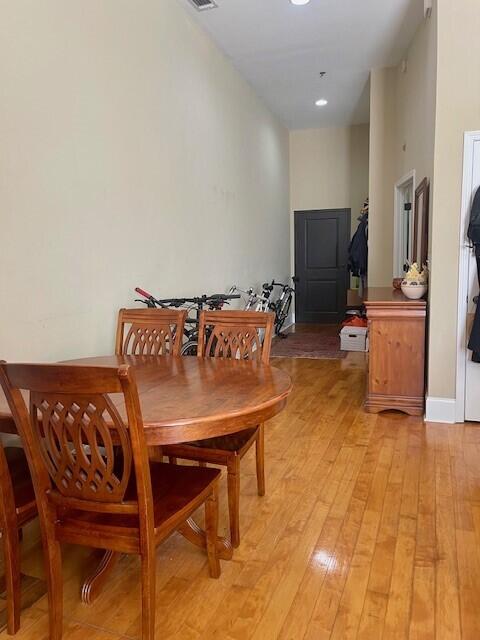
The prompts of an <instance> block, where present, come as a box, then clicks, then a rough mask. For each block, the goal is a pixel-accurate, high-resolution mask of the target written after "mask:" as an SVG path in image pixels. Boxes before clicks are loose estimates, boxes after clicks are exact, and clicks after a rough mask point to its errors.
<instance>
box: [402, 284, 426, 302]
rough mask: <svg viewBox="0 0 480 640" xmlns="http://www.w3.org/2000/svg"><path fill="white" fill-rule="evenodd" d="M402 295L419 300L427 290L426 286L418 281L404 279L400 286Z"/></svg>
mask: <svg viewBox="0 0 480 640" xmlns="http://www.w3.org/2000/svg"><path fill="white" fill-rule="evenodd" d="M401 289H402V292H403V295H404V296H406V297H407V298H409V299H410V300H420V298H423V296H424V295H425V294H426V293H427V291H428V286H427V285H426V284H422V283H420V282H408V280H404V281H403V282H402V286H401Z"/></svg>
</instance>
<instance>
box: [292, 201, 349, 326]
mask: <svg viewBox="0 0 480 640" xmlns="http://www.w3.org/2000/svg"><path fill="white" fill-rule="evenodd" d="M327 211H334V212H343V213H344V214H345V216H346V217H347V232H348V233H347V237H348V241H347V249H348V243H349V242H350V241H351V239H352V235H353V234H352V209H351V207H334V208H332V207H330V208H327V209H294V210H293V212H292V216H291V221H290V249H291V251H290V256H291V271H292V274H291V275H292V279H293V278H294V277H295V276H296V266H297V256H296V242H295V216H296V215H297V214H303V213H323V212H325V213H326V212H327ZM346 267H347V265H345V274H346V275H345V277H346V287H347V295H348V290H349V289H350V273H349V271H348V269H347V268H346ZM295 284H296V283H295ZM296 316H297V297H296V296H295V298H294V304H293V314H292V318H293V323H292V324H295V322H296Z"/></svg>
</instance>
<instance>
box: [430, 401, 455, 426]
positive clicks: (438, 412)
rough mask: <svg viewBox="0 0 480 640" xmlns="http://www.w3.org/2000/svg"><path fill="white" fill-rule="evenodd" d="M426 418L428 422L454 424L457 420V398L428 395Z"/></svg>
mask: <svg viewBox="0 0 480 640" xmlns="http://www.w3.org/2000/svg"><path fill="white" fill-rule="evenodd" d="M425 420H426V421H427V422H447V423H448V424H454V423H455V422H456V421H457V420H456V402H455V398H432V397H428V396H427V406H426V412H425Z"/></svg>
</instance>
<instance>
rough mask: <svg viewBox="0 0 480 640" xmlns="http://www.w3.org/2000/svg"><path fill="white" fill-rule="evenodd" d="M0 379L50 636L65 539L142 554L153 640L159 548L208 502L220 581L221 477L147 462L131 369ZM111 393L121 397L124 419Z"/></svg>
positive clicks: (4, 367)
mask: <svg viewBox="0 0 480 640" xmlns="http://www.w3.org/2000/svg"><path fill="white" fill-rule="evenodd" d="M0 382H1V383H2V386H3V388H4V391H5V394H6V396H7V399H8V401H9V404H10V408H11V411H12V414H13V416H14V419H15V422H16V424H17V429H18V431H19V433H20V435H21V437H22V439H23V442H24V446H25V450H26V454H27V457H28V461H29V465H30V468H31V470H32V479H33V483H34V487H35V494H36V499H37V505H38V512H39V518H40V524H41V529H42V541H43V548H44V554H45V567H46V574H47V584H48V594H49V616H50V638H51V639H52V640H60V638H61V637H62V571H61V551H60V543H63V542H64V543H70V544H79V545H82V546H89V547H93V548H100V549H105V550H111V551H112V552H120V553H129V554H138V555H140V558H141V582H142V639H143V640H153V639H154V635H155V549H156V546H157V545H158V544H160V543H161V542H162V541H163V540H165V538H166V537H167V536H169V535H170V534H171V533H172V532H173V531H175V530H176V529H177V528H178V527H179V526H181V525H182V523H184V522H185V521H186V520H187V519H188V518H189V517H190V516H191V515H192V514H193V512H194V511H195V510H196V509H198V507H199V506H201V505H202V504H205V518H206V531H207V536H208V541H207V554H208V559H209V568H210V574H211V575H212V576H213V577H218V576H219V573H220V566H219V561H218V555H217V548H216V536H217V533H216V532H217V520H218V509H217V498H216V485H217V480H218V476H219V471H218V470H214V469H201V468H198V467H190V468H188V467H181V466H177V465H172V464H164V463H152V462H149V459H148V452H147V447H146V444H145V434H144V430H143V423H142V414H141V410H140V404H139V398H138V392H137V388H136V383H135V377H134V371H133V368H132V367H128V366H126V365H122V366H121V367H120V368H118V369H117V368H110V367H80V366H67V365H28V364H5V363H4V364H0ZM22 391H27V392H29V397H30V402H29V408H27V405H26V403H25V400H24V397H23V395H22ZM111 394H123V398H124V406H125V416H126V420H124V419H123V417H122V415H121V413H120V412H119V410H118V409H117V408H116V406H115V405H114V404H113V402H112V398H111ZM116 397H117V398H118V396H116ZM192 471H193V473H192Z"/></svg>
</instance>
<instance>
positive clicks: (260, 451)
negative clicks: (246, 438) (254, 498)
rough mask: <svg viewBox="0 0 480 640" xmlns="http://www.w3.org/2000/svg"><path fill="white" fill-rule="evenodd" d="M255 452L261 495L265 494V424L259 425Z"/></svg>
mask: <svg viewBox="0 0 480 640" xmlns="http://www.w3.org/2000/svg"><path fill="white" fill-rule="evenodd" d="M255 454H256V460H257V491H258V495H259V496H264V495H265V434H264V429H263V424H261V425H259V426H258V433H257V440H256V442H255Z"/></svg>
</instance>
